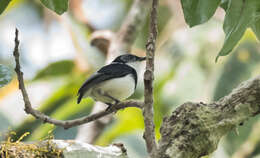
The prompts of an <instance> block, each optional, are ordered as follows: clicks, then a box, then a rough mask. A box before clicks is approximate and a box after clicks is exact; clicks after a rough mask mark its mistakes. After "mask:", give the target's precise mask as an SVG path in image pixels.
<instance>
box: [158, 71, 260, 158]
mask: <svg viewBox="0 0 260 158" xmlns="http://www.w3.org/2000/svg"><path fill="white" fill-rule="evenodd" d="M259 113H260V76H258V77H256V78H254V79H251V80H248V81H246V82H243V83H242V84H240V85H239V86H238V88H236V89H234V90H233V91H232V92H231V94H229V95H228V96H226V97H224V98H222V99H220V100H219V101H216V102H213V103H210V104H204V103H202V102H200V103H192V102H187V103H185V104H183V105H181V106H179V107H178V108H177V109H176V110H175V111H174V112H173V113H172V115H171V116H169V117H166V118H164V120H163V124H162V126H161V140H160V142H159V155H161V157H162V158H199V157H201V156H204V155H208V154H210V153H212V152H213V151H215V150H216V149H217V146H218V143H219V140H220V138H221V137H222V136H224V135H225V134H227V133H228V132H229V131H231V130H233V129H234V128H236V126H238V125H243V123H244V122H245V121H246V120H248V119H249V118H250V117H253V116H255V115H257V114H259Z"/></svg>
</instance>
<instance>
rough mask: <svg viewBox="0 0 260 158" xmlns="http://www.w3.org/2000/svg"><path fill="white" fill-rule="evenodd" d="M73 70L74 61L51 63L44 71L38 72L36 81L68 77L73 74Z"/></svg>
mask: <svg viewBox="0 0 260 158" xmlns="http://www.w3.org/2000/svg"><path fill="white" fill-rule="evenodd" d="M73 68H74V63H73V61H70V60H63V61H58V62H55V63H51V64H50V65H48V66H47V67H45V68H44V69H43V70H41V71H40V72H38V74H37V75H36V76H35V78H34V80H37V79H42V78H46V77H58V76H61V75H67V74H69V73H70V72H72V70H73Z"/></svg>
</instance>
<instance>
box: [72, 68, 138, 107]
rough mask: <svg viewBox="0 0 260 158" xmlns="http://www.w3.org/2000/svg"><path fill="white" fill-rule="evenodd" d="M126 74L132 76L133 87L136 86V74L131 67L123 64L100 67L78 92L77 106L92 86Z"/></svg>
mask: <svg viewBox="0 0 260 158" xmlns="http://www.w3.org/2000/svg"><path fill="white" fill-rule="evenodd" d="M128 74H132V75H133V77H134V79H135V86H136V84H137V73H136V71H135V69H133V68H132V67H130V66H128V65H125V64H119V63H112V64H109V65H106V66H104V67H102V68H101V69H100V70H98V71H97V73H95V74H94V75H92V76H91V77H90V78H88V79H87V80H86V81H85V82H84V84H83V85H82V86H81V87H80V89H79V91H78V100H77V103H78V104H79V103H80V101H81V99H82V97H83V96H84V94H85V93H86V92H87V91H88V90H89V89H90V88H92V87H93V86H94V85H97V84H99V83H101V82H103V81H106V80H109V79H113V78H119V77H123V76H126V75H128Z"/></svg>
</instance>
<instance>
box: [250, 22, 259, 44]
mask: <svg viewBox="0 0 260 158" xmlns="http://www.w3.org/2000/svg"><path fill="white" fill-rule="evenodd" d="M251 28H252V30H253V31H254V33H255V35H256V37H257V38H258V40H259V41H260V19H258V20H256V21H255V22H254V24H252V26H251Z"/></svg>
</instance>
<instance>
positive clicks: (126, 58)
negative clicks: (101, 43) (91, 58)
mask: <svg viewBox="0 0 260 158" xmlns="http://www.w3.org/2000/svg"><path fill="white" fill-rule="evenodd" d="M145 59H146V57H138V56H135V55H132V54H124V55H120V56H118V57H116V59H115V60H113V62H116V63H122V64H127V65H129V66H131V67H133V68H134V69H136V70H138V69H139V65H140V63H141V61H144V60H145Z"/></svg>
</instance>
